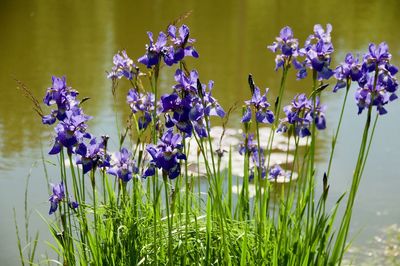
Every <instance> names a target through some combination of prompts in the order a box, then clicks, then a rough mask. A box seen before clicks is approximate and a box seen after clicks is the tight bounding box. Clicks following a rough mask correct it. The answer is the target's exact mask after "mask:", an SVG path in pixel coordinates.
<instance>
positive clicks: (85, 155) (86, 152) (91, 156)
mask: <svg viewBox="0 0 400 266" xmlns="http://www.w3.org/2000/svg"><path fill="white" fill-rule="evenodd" d="M105 148H106V139H105V138H103V139H102V141H101V142H100V143H97V141H96V138H92V139H91V140H90V142H89V144H86V143H84V142H81V143H79V145H78V147H77V148H76V150H75V153H76V154H77V155H78V156H77V160H76V164H81V165H82V170H83V174H86V173H87V172H89V171H90V170H96V168H97V167H99V168H105V167H109V166H110V155H109V154H108V153H106V150H105Z"/></svg>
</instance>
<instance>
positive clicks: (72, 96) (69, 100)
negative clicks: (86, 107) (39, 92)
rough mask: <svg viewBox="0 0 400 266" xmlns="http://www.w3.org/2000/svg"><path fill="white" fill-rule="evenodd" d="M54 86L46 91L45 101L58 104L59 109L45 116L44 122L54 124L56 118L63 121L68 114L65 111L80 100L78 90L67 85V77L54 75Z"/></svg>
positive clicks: (49, 104)
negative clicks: (77, 97)
mask: <svg viewBox="0 0 400 266" xmlns="http://www.w3.org/2000/svg"><path fill="white" fill-rule="evenodd" d="M52 83H53V84H52V87H51V88H48V89H47V91H46V96H45V97H44V99H43V102H44V103H45V104H46V105H47V106H51V105H54V104H55V105H57V110H52V111H51V114H49V115H46V116H43V118H42V122H43V124H48V125H52V124H54V123H55V122H56V119H58V120H59V121H62V120H63V119H64V118H65V117H66V115H65V112H66V111H67V110H70V109H72V108H74V107H76V106H78V104H79V102H78V101H77V100H76V96H77V95H78V92H77V91H75V90H73V89H72V88H70V87H68V86H67V83H66V79H65V77H61V78H58V77H55V76H53V77H52Z"/></svg>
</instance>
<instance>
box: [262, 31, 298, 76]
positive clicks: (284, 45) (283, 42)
mask: <svg viewBox="0 0 400 266" xmlns="http://www.w3.org/2000/svg"><path fill="white" fill-rule="evenodd" d="M298 46H299V41H298V40H297V39H295V38H293V31H292V29H291V28H290V27H288V26H286V27H284V28H282V29H281V31H280V33H279V36H278V37H276V41H275V42H273V43H272V45H269V46H268V49H270V50H271V51H272V52H274V53H276V52H280V54H277V55H276V57H275V63H276V67H275V70H278V69H279V68H281V67H283V66H284V64H285V63H286V62H287V64H290V63H291V60H293V61H295V62H294V64H298V62H297V60H296V57H297V56H298V55H299V53H298V50H299V49H298Z"/></svg>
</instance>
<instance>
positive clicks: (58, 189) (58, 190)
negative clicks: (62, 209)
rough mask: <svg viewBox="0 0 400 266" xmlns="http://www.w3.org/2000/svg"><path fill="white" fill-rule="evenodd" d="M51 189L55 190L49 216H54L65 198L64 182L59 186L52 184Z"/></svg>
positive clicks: (50, 199) (51, 198)
mask: <svg viewBox="0 0 400 266" xmlns="http://www.w3.org/2000/svg"><path fill="white" fill-rule="evenodd" d="M51 187H52V190H53V194H52V195H51V196H50V198H49V201H50V210H49V215H51V214H53V213H54V212H55V211H56V210H57V208H58V204H59V203H60V202H61V201H62V200H63V199H64V198H65V193H64V184H63V182H61V183H59V184H51Z"/></svg>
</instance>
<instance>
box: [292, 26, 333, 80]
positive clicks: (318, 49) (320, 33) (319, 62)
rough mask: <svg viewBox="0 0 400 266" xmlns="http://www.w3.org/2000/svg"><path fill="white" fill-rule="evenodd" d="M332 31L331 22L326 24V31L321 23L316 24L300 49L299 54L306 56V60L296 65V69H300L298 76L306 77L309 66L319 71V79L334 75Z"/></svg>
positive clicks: (300, 77)
mask: <svg viewBox="0 0 400 266" xmlns="http://www.w3.org/2000/svg"><path fill="white" fill-rule="evenodd" d="M331 32H332V26H331V24H327V25H326V31H325V30H324V28H323V27H322V26H321V25H319V24H317V25H315V26H314V34H311V35H310V36H309V37H308V38H307V40H306V42H305V45H304V47H303V48H301V49H300V50H299V54H300V55H302V56H305V60H304V62H302V63H300V64H295V65H294V66H295V68H296V69H299V72H298V73H297V78H299V79H302V78H305V77H306V76H307V68H310V69H313V70H315V71H316V72H317V74H318V77H317V78H318V80H322V79H329V78H330V77H332V75H333V74H334V72H333V70H332V69H330V63H331V54H332V53H333V45H332V41H331Z"/></svg>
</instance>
